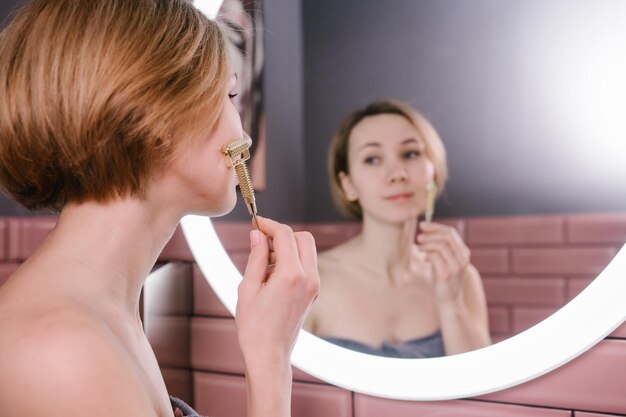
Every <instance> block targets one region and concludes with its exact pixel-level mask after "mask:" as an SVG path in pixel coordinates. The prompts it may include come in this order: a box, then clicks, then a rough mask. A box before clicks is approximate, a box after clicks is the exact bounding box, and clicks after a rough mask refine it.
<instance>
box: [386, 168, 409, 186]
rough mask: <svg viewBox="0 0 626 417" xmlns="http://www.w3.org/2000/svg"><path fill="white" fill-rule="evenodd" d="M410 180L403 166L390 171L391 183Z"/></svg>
mask: <svg viewBox="0 0 626 417" xmlns="http://www.w3.org/2000/svg"><path fill="white" fill-rule="evenodd" d="M407 179H408V174H407V172H406V169H404V167H403V166H402V165H401V164H397V165H395V166H393V167H390V171H389V182H390V183H394V182H404V181H406V180H407Z"/></svg>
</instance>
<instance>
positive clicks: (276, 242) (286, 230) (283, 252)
mask: <svg viewBox="0 0 626 417" xmlns="http://www.w3.org/2000/svg"><path fill="white" fill-rule="evenodd" d="M257 219H258V221H259V229H260V230H261V232H263V233H265V234H266V235H267V237H268V238H269V239H270V240H271V242H272V247H273V249H274V250H273V253H274V255H275V257H276V261H275V263H276V268H277V270H278V269H280V268H301V265H300V261H299V260H300V256H299V254H298V246H297V244H296V238H295V236H294V232H293V230H292V229H291V227H289V226H287V225H284V224H281V223H278V222H276V221H274V220H270V219H267V218H265V217H261V216H257ZM268 255H269V253H268Z"/></svg>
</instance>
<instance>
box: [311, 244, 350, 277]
mask: <svg viewBox="0 0 626 417" xmlns="http://www.w3.org/2000/svg"><path fill="white" fill-rule="evenodd" d="M355 256H356V253H355V251H354V250H353V243H352V240H348V241H347V242H344V243H342V244H340V245H337V246H335V247H333V248H331V249H328V250H326V251H324V252H321V253H320V254H319V256H318V258H317V264H318V269H319V273H320V280H321V281H322V283H325V282H329V281H330V282H332V281H335V280H337V279H339V278H342V277H344V276H345V272H346V270H347V269H349V266H350V265H354V261H355Z"/></svg>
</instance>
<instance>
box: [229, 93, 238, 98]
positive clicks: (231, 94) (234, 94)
mask: <svg viewBox="0 0 626 417" xmlns="http://www.w3.org/2000/svg"><path fill="white" fill-rule="evenodd" d="M237 94H239V93H228V98H231V99H232V98H235V97H237Z"/></svg>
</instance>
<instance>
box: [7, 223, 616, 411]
mask: <svg viewBox="0 0 626 417" xmlns="http://www.w3.org/2000/svg"><path fill="white" fill-rule="evenodd" d="M54 221H55V219H54V218H53V217H44V218H4V219H0V285H1V284H2V282H4V280H6V278H7V277H8V276H9V275H10V274H11V273H12V272H13V271H14V270H15V269H16V268H17V267H18V266H19V263H20V262H22V261H23V260H24V259H25V258H26V257H27V256H28V255H29V254H30V253H31V252H32V250H33V249H34V248H35V247H36V246H37V245H38V244H39V243H40V242H41V241H42V240H43V239H44V238H45V235H46V233H47V232H48V231H49V230H50V228H51V227H52V226H53V225H54ZM446 223H447V224H450V225H453V226H455V227H457V229H458V230H459V232H460V233H461V234H462V236H464V238H465V239H466V242H467V243H468V246H469V247H470V249H471V250H472V259H473V261H474V263H475V265H476V266H477V267H478V268H479V270H480V271H481V273H482V275H483V278H484V284H485V289H486V292H487V296H488V300H489V317H490V324H491V329H492V334H493V336H494V340H501V339H502V338H506V337H508V335H510V334H512V333H514V332H518V331H521V330H524V329H526V328H528V327H529V326H532V325H533V324H535V323H537V322H538V321H540V320H542V319H543V318H545V317H547V315H549V314H551V313H552V312H553V311H555V310H556V309H558V308H559V307H560V306H561V305H563V303H565V302H567V301H568V300H570V299H571V298H572V297H574V296H575V295H576V294H578V293H579V292H580V291H581V290H582V289H583V288H584V287H585V286H586V285H588V283H589V282H590V281H591V280H592V279H593V277H594V275H595V274H596V273H597V272H599V271H600V269H601V268H602V267H603V266H604V265H605V264H606V263H607V262H608V259H610V257H611V256H612V255H613V254H614V253H615V252H616V250H617V249H618V248H619V247H620V246H621V245H622V244H623V242H624V241H626V214H606V215H602V214H594V215H571V216H532V217H513V218H502V217H494V218H480V219H478V218H467V219H448V220H446ZM297 226H299V228H305V229H308V230H310V231H311V232H312V233H313V234H314V235H315V236H316V240H317V243H318V246H319V247H320V248H327V247H330V246H332V245H334V244H336V243H338V242H339V241H341V240H344V239H346V238H348V237H350V236H353V235H354V234H355V233H358V230H359V228H358V225H354V224H312V225H305V226H303V225H297ZM249 228H250V226H249V224H248V223H247V222H236V223H232V222H216V230H217V231H218V234H219V235H220V237H221V238H222V241H223V242H224V245H225V247H226V249H227V250H228V252H229V253H230V254H231V256H232V257H233V260H234V262H235V264H236V265H237V266H238V267H239V268H240V270H243V267H244V266H245V262H246V259H247V253H248V252H247V251H248V230H249ZM159 261H160V262H168V261H178V262H180V266H179V267H178V268H177V269H176V272H175V273H172V274H170V275H169V276H168V277H167V278H166V280H169V281H168V283H167V285H166V286H165V287H164V288H165V289H163V290H162V291H161V292H160V293H159V295H158V297H159V301H158V303H157V304H156V305H158V308H157V309H156V310H153V311H152V313H151V314H149V315H147V316H146V318H145V321H146V331H147V333H148V337H149V338H150V340H151V343H152V345H153V348H154V350H155V353H156V356H157V358H158V360H159V363H160V365H161V367H162V370H163V375H164V378H165V380H166V384H167V385H168V388H169V390H170V392H171V393H172V394H174V395H177V396H179V397H181V398H183V399H186V400H188V401H190V402H192V403H194V405H195V406H196V408H197V409H198V410H199V411H200V412H201V413H202V414H205V415H211V416H215V417H221V416H224V417H225V416H230V417H232V416H244V415H245V407H246V406H245V403H246V402H245V379H244V376H243V362H242V359H241V354H240V352H239V348H238V346H237V340H236V333H235V327H234V320H233V319H232V318H231V317H230V315H229V314H228V312H227V311H226V310H225V309H224V307H223V306H222V305H221V303H220V302H219V300H218V299H217V297H216V296H215V294H213V292H212V291H211V289H210V288H209V286H208V284H207V283H206V281H205V280H204V278H203V277H202V275H201V274H200V272H199V270H198V269H197V267H195V266H194V265H193V257H192V256H191V254H190V252H189V249H188V248H187V245H186V243H185V241H184V237H183V236H182V233H181V232H180V231H177V233H176V234H175V235H174V237H173V238H172V240H171V241H170V243H169V244H168V245H167V246H166V248H165V250H164V251H163V253H162V255H161V257H160V259H159ZM511 360H515V358H512V359H511ZM623 375H626V324H624V325H622V326H621V327H620V328H618V329H617V330H616V331H615V332H613V333H612V334H611V335H610V336H609V337H608V338H607V339H606V340H605V341H603V342H601V343H600V344H599V345H598V346H596V347H594V348H592V349H591V350H590V351H589V352H587V353H585V354H583V355H582V356H581V357H579V358H578V359H576V360H574V361H572V362H571V363H569V364H567V365H565V366H563V367H561V368H559V369H557V370H556V371H553V372H551V373H549V374H547V375H545V376H543V377H540V378H538V379H535V380H533V381H530V382H527V383H525V384H522V385H520V386H518V387H514V388H510V389H507V390H504V391H501V392H498V393H494V394H490V395H487V396H483V397H480V398H477V399H468V400H455V401H440V402H410V401H393V400H386V399H380V398H374V397H369V396H365V395H361V394H357V393H353V392H350V391H346V390H343V389H340V388H337V387H333V386H330V385H327V384H325V383H323V382H322V381H319V380H316V379H315V378H312V377H310V376H308V375H306V374H304V373H303V372H301V371H298V370H297V369H296V370H294V380H295V382H294V387H293V406H292V410H293V415H294V417H304V416H307V417H308V416H338V417H373V416H390V415H393V416H398V417H403V416H418V415H419V416H426V417H427V416H452V417H454V416H459V417H460V416H486V417H489V416H513V417H518V416H519V417H522V416H529V417H530V416H549V417H551V416H554V417H558V416H562V417H572V416H574V417H599V416H605V417H606V416H617V415H622V416H623V415H626V383H624V382H622V380H623Z"/></svg>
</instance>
